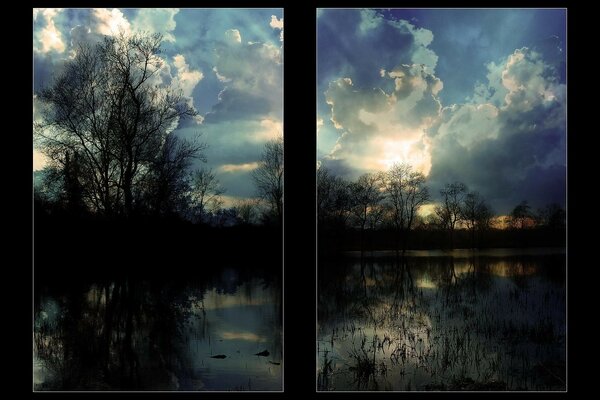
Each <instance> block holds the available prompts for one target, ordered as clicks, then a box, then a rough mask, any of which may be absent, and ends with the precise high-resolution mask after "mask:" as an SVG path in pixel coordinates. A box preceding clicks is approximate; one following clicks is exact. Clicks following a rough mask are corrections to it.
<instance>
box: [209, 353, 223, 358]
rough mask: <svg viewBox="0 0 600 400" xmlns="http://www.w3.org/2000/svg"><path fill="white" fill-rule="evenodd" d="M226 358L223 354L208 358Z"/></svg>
mask: <svg viewBox="0 0 600 400" xmlns="http://www.w3.org/2000/svg"><path fill="white" fill-rule="evenodd" d="M225 357H227V356H226V355H225V354H217V355H216V356H210V358H225Z"/></svg>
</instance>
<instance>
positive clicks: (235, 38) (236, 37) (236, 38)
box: [225, 29, 242, 44]
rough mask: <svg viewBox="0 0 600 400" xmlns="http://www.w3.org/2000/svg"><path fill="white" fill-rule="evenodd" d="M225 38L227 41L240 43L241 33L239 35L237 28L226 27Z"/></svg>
mask: <svg viewBox="0 0 600 400" xmlns="http://www.w3.org/2000/svg"><path fill="white" fill-rule="evenodd" d="M225 39H227V41H228V42H229V43H233V44H236V43H242V35H240V31H238V30H237V29H228V30H226V31H225Z"/></svg>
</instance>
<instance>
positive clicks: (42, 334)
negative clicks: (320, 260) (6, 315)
mask: <svg viewBox="0 0 600 400" xmlns="http://www.w3.org/2000/svg"><path fill="white" fill-rule="evenodd" d="M34 324H35V328H34V342H35V343H34V389H35V390H190V391H196V390H268V391H270V390H282V368H283V360H282V309H281V285H280V283H279V281H278V280H277V279H271V278H270V277H269V276H265V275H260V274H252V273H247V272H244V273H241V272H240V270H238V269H236V268H224V269H222V270H221V271H220V272H219V273H217V274H213V276H211V277H206V278H202V279H198V278H193V279H192V278H190V279H189V280H181V279H179V280H175V281H173V280H169V279H165V280H164V281H159V280H149V281H144V280H138V279H128V278H122V279H117V280H106V281H96V282H81V283H79V284H69V285H68V289H65V288H62V289H56V288H51V287H41V288H38V294H37V296H36V304H35V315H34ZM257 354H260V355H257Z"/></svg>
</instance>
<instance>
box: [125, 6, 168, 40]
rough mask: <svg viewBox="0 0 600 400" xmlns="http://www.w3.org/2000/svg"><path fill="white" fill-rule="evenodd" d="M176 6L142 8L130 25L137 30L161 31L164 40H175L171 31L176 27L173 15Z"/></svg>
mask: <svg viewBox="0 0 600 400" xmlns="http://www.w3.org/2000/svg"><path fill="white" fill-rule="evenodd" d="M178 12H179V9H178V8H142V9H141V10H140V11H139V12H138V13H137V15H136V16H135V18H134V19H133V21H132V26H133V27H134V29H135V30H136V31H139V32H150V33H155V32H158V33H162V34H163V35H164V40H165V41H167V42H175V36H174V35H173V34H172V33H171V32H172V31H174V30H175V28H176V27H177V23H176V22H175V15H177V13H178Z"/></svg>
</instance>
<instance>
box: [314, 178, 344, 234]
mask: <svg viewBox="0 0 600 400" xmlns="http://www.w3.org/2000/svg"><path fill="white" fill-rule="evenodd" d="M349 216H350V184H349V183H348V182H347V181H345V180H344V179H342V178H340V177H339V176H335V175H333V174H332V173H331V171H329V170H328V169H327V168H325V167H319V168H318V169H317V217H318V220H319V223H321V224H325V223H327V224H331V225H333V226H334V227H338V228H343V227H345V225H346V222H347V220H348V217H349Z"/></svg>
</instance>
